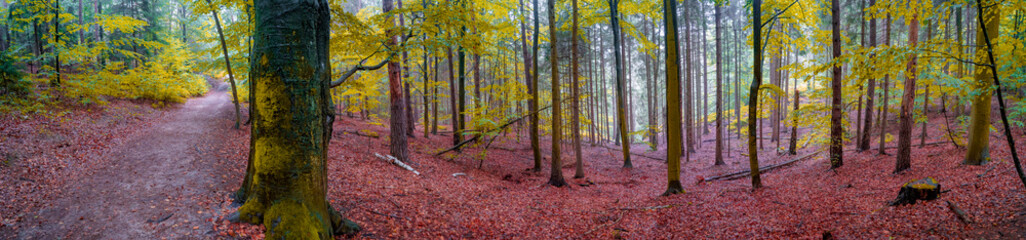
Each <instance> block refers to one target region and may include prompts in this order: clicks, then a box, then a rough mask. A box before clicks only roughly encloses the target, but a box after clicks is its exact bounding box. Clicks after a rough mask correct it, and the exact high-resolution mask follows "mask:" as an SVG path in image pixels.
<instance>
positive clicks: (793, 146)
mask: <svg viewBox="0 0 1026 240" xmlns="http://www.w3.org/2000/svg"><path fill="white" fill-rule="evenodd" d="M799 95H800V93H799V92H798V90H794V111H791V112H792V113H793V114H794V116H792V117H791V123H792V124H794V125H792V126H791V139H790V140H791V141H790V144H789V145H788V148H787V154H790V155H796V154H798V96H799Z"/></svg>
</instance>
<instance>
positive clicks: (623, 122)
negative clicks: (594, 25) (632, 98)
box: [549, 0, 634, 168]
mask: <svg viewBox="0 0 1026 240" xmlns="http://www.w3.org/2000/svg"><path fill="white" fill-rule="evenodd" d="M549 1H552V0H549ZM618 2H619V1H618V0H609V6H610V9H611V11H610V14H609V18H610V22H611V24H612V25H613V27H612V28H613V49H614V51H613V55H614V56H615V58H616V120H617V129H618V130H619V132H618V133H619V134H618V135H620V140H621V141H622V142H623V144H622V145H621V147H622V148H623V167H624V168H633V167H634V164H632V163H631V155H630V152H631V144H630V140H629V139H628V136H627V116H626V114H627V113H626V111H627V110H626V109H625V107H626V106H624V105H626V102H624V96H623V86H624V72H623V65H624V64H623V59H622V56H621V55H620V49H622V48H621V46H620V45H622V42H621V39H620V19H619V17H620V16H619V10H618V9H619V8H620V6H619V4H618ZM553 18H554V17H553ZM551 32H552V33H553V35H555V31H554V30H553V31H551ZM553 45H555V44H553ZM553 56H555V55H553ZM553 65H555V64H553ZM553 69H555V68H553ZM553 85H555V84H553ZM553 89H555V87H553ZM553 99H555V98H553ZM553 105H557V104H553ZM554 131H555V130H554Z"/></svg>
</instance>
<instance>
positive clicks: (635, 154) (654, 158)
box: [599, 145, 666, 162]
mask: <svg viewBox="0 0 1026 240" xmlns="http://www.w3.org/2000/svg"><path fill="white" fill-rule="evenodd" d="M599 146H600V147H604V148H606V149H609V150H613V151H617V152H619V151H622V149H617V148H611V147H609V146H606V145H599ZM631 155H634V156H638V157H643V158H648V159H652V160H659V161H663V162H665V161H666V159H662V158H657V157H652V156H648V155H644V154H640V153H634V152H631Z"/></svg>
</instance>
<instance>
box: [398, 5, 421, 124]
mask: <svg viewBox="0 0 1026 240" xmlns="http://www.w3.org/2000/svg"><path fill="white" fill-rule="evenodd" d="M396 5H397V6H398V7H399V10H400V11H401V10H402V9H403V0H396ZM399 27H400V28H404V27H406V17H405V14H401V13H400V14H399ZM400 35H402V34H400ZM399 38H400V40H399V41H402V42H403V43H404V44H405V42H406V41H407V39H406V36H399ZM408 53H409V52H407V51H405V50H403V63H402V65H403V67H402V70H401V71H402V79H400V82H401V83H402V87H403V91H404V92H403V94H404V95H403V99H402V101H403V109H402V110H403V114H404V115H406V116H404V117H403V118H404V119H405V120H406V122H405V124H404V125H405V127H406V136H408V137H410V138H416V137H417V135H416V134H415V132H416V130H414V129H415V128H416V126H417V119H416V118H414V117H413V95H412V94H410V84H413V80H411V79H410V58H409V55H408Z"/></svg>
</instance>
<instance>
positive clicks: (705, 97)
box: [698, 2, 719, 146]
mask: <svg viewBox="0 0 1026 240" xmlns="http://www.w3.org/2000/svg"><path fill="white" fill-rule="evenodd" d="M699 6H701V7H700V8H699V9H700V10H701V11H702V15H701V16H702V17H701V19H702V39H701V40H700V41H699V44H701V45H702V48H701V49H699V50H701V51H702V53H701V55H699V56H702V82H701V84H699V87H700V88H702V101H700V103H701V104H702V106H701V111H702V135H705V134H709V63H707V62H706V61H707V59H709V50H708V49H709V48H708V46H709V44H706V43H708V40H709V38H706V37H705V32H706V29H707V28H708V27H709V24H708V23H707V22H706V18H705V2H699ZM718 66H719V65H717V67H718ZM701 141H702V140H701V138H699V142H698V144H699V146H701V144H702V142H701Z"/></svg>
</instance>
